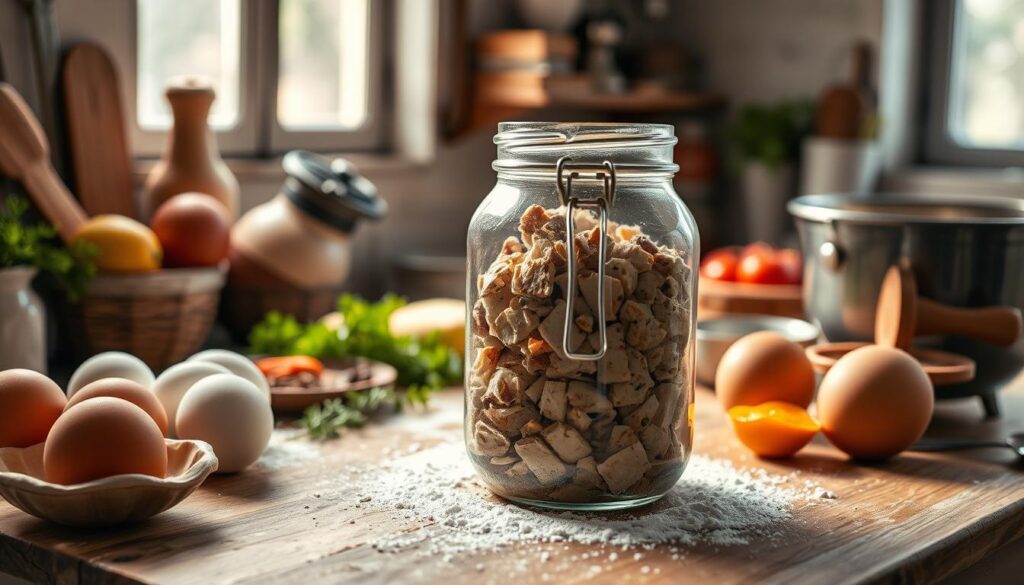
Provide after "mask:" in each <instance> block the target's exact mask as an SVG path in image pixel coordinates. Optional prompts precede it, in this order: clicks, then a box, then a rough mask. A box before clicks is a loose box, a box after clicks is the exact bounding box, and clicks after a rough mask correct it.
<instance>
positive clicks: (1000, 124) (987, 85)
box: [948, 0, 1024, 150]
mask: <svg viewBox="0 0 1024 585" xmlns="http://www.w3.org/2000/svg"><path fill="white" fill-rule="evenodd" d="M954 26H955V31H954V35H953V60H952V76H951V79H952V83H951V84H950V104H949V112H948V114H949V121H948V124H949V133H950V135H951V136H952V138H953V140H954V141H956V142H957V143H959V144H960V145H961V146H965V147H968V148H1000V149H1014V150H1024V0H959V1H958V2H957V11H956V14H955V17H954Z"/></svg>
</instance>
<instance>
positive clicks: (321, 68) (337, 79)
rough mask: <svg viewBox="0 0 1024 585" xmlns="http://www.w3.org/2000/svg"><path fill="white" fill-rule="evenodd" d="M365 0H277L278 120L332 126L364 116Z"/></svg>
mask: <svg viewBox="0 0 1024 585" xmlns="http://www.w3.org/2000/svg"><path fill="white" fill-rule="evenodd" d="M368 32H369V2H368V1H367V0H281V12H280V29H279V39H280V61H279V72H278V90H277V119H278V122H279V123H280V124H281V126H282V127H284V128H286V129H290V130H307V131H309V130H311V131H318V130H324V131H331V130H338V129H346V128H356V127H359V126H361V125H362V124H363V123H364V122H365V121H366V118H367V94H368V91H367V68H368V62H369V59H368V36H369V35H368Z"/></svg>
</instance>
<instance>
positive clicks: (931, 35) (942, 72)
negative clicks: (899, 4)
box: [920, 0, 1024, 167]
mask: <svg viewBox="0 0 1024 585" xmlns="http://www.w3.org/2000/svg"><path fill="white" fill-rule="evenodd" d="M962 1H963V0H933V1H931V2H925V3H924V6H923V8H924V9H925V15H924V19H925V31H926V36H925V52H924V54H925V55H926V56H927V63H926V64H925V67H924V68H923V72H924V76H925V77H926V79H925V80H924V83H922V84H921V85H920V86H921V88H922V90H923V92H924V93H925V95H924V96H922V101H923V103H924V105H925V116H924V129H923V130H924V131H923V132H922V139H923V144H922V145H921V149H920V151H921V158H922V162H924V163H925V164H934V165H947V166H952V165H956V166H976V167H1021V166H1024V151H1021V150H1013V149H1001V148H985V147H971V146H964V145H963V144H960V143H959V142H957V140H956V139H955V138H954V137H953V135H952V132H951V129H950V127H949V107H950V102H951V99H952V83H953V81H954V72H953V67H954V63H953V58H954V54H953V53H954V50H955V37H956V34H957V27H958V26H963V24H962V22H959V19H958V18H957V16H958V13H959V12H960V11H961V10H962V8H961V7H962Z"/></svg>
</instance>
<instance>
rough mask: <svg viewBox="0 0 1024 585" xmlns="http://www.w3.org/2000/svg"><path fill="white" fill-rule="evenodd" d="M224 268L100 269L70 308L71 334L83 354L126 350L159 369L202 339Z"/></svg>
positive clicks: (185, 354) (213, 311) (213, 313)
mask: <svg viewBox="0 0 1024 585" xmlns="http://www.w3.org/2000/svg"><path fill="white" fill-rule="evenodd" d="M226 271H227V267H226V266H221V267H218V268H181V269H168V270H160V271H158V272H153V273H147V274H126V275H110V274H102V275H98V276H97V277H96V278H95V279H94V280H93V281H92V283H91V284H90V285H89V290H88V291H87V292H86V294H85V296H84V297H83V299H82V302H81V303H79V304H78V305H77V306H76V307H75V308H74V318H73V319H72V323H73V327H74V329H75V330H76V331H75V333H76V334H77V335H75V337H76V338H77V340H78V341H79V343H81V345H82V346H84V347H82V348H81V349H82V350H83V352H84V353H85V354H87V355H92V354H95V353H98V352H101V351H109V350H120V351H126V352H129V353H132V354H134V355H136V356H138V357H139V358H140V359H142V361H144V362H146V364H148V365H149V367H151V368H153V369H154V370H157V371H159V370H162V369H164V368H166V367H168V366H171V365H173V364H175V363H178V362H180V361H181V360H183V359H185V358H186V357H188V356H189V355H191V354H192V353H194V352H195V351H196V350H198V349H199V348H200V347H201V346H202V345H203V342H204V341H206V337H207V335H209V333H210V328H211V327H212V326H213V322H214V318H215V317H216V316H217V304H218V301H219V300H220V291H221V289H222V288H224V277H225V273H226Z"/></svg>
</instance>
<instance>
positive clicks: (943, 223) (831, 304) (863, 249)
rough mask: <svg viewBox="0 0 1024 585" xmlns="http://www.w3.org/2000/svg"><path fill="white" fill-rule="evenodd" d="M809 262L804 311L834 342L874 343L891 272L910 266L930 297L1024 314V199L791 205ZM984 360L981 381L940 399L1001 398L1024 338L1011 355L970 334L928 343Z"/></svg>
mask: <svg viewBox="0 0 1024 585" xmlns="http://www.w3.org/2000/svg"><path fill="white" fill-rule="evenodd" d="M788 207H789V212H790V213H791V214H792V215H793V216H795V217H796V225H797V231H798V232H799V234H800V241H801V246H802V248H803V255H804V265H805V266H804V304H805V309H806V311H807V313H808V316H809V318H810V320H811V321H812V322H813V323H815V324H816V325H817V326H818V327H819V328H820V329H821V330H822V333H823V334H824V335H825V337H827V338H828V340H829V341H870V340H872V337H873V334H874V316H875V301H876V299H877V297H878V291H879V287H880V286H881V283H882V277H883V276H884V275H885V271H886V269H887V268H888V267H889V266H891V265H893V264H896V263H898V262H901V261H903V262H908V263H909V265H910V266H911V267H912V268H913V270H914V274H915V276H916V278H917V283H918V291H919V293H920V294H921V295H922V296H925V297H928V298H931V299H935V300H938V301H941V302H943V303H946V304H949V305H953V306H959V307H980V306H992V305H1007V306H1014V307H1017V308H1020V309H1022V310H1024V200H1017V199H1010V198H1001V197H981V196H947V195H808V196H804V197H799V198H796V199H794V200H792V201H791V202H790V203H789V206H788ZM918 343H920V344H921V345H928V346H931V347H937V348H940V349H943V350H945V351H950V352H954V353H959V354H963V355H966V356H968V357H970V358H972V359H974V360H975V361H976V362H977V365H978V368H977V377H976V378H975V379H974V380H973V381H972V382H967V383H964V384H957V385H952V386H943V387H940V388H937V390H936V394H937V396H938V397H940V398H955V397H963V396H972V395H978V396H981V398H982V401H983V403H984V406H985V410H986V413H987V414H989V415H996V414H998V402H997V401H996V398H995V391H996V390H998V389H999V388H1000V387H1002V386H1003V385H1004V384H1005V383H1006V382H1008V381H1009V380H1010V379H1011V378H1013V377H1014V376H1015V375H1016V374H1017V373H1018V372H1019V371H1020V370H1021V367H1022V366H1024V340H1018V342H1017V343H1016V344H1014V345H1013V346H1012V347H1009V348H1002V347H996V346H993V345H989V344H986V343H983V342H981V341H976V340H973V339H968V338H964V337H954V336H947V337H942V338H933V339H924V340H919V341H918Z"/></svg>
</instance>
